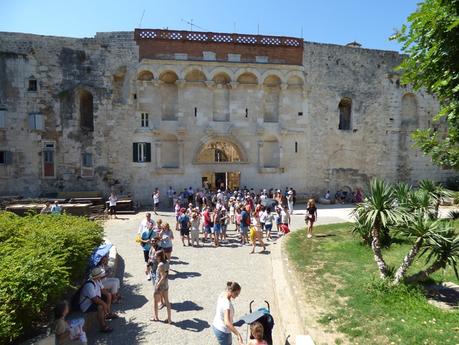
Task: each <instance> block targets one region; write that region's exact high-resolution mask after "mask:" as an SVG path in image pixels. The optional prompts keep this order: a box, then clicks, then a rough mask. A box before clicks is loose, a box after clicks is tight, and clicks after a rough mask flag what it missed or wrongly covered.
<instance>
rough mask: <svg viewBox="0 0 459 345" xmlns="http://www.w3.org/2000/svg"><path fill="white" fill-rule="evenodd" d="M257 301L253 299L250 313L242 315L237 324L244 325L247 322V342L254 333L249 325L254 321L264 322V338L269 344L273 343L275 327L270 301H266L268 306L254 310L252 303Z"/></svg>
mask: <svg viewBox="0 0 459 345" xmlns="http://www.w3.org/2000/svg"><path fill="white" fill-rule="evenodd" d="M253 302H255V301H251V302H250V304H249V311H250V313H249V314H246V315H244V316H243V317H241V319H240V320H239V321H238V322H237V324H239V325H242V324H244V323H245V324H247V339H246V342H248V338H249V335H250V339H253V337H252V335H251V334H250V330H249V326H250V324H252V323H254V322H259V323H261V324H262V326H263V329H264V333H263V339H264V340H265V341H266V342H267V343H268V345H272V344H273V336H272V333H273V328H274V319H273V317H272V315H271V308H270V306H269V303H268V301H265V303H266V305H267V307H268V308H267V309H266V308H258V310H256V311H254V312H252V304H253Z"/></svg>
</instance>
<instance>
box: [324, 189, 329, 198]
mask: <svg viewBox="0 0 459 345" xmlns="http://www.w3.org/2000/svg"><path fill="white" fill-rule="evenodd" d="M324 199H326V200H330V191H329V190H327V193H325V195H324Z"/></svg>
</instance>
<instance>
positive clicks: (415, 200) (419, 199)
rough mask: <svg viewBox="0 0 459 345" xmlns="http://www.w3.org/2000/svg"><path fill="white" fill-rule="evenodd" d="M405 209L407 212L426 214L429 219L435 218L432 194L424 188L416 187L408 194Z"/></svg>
mask: <svg viewBox="0 0 459 345" xmlns="http://www.w3.org/2000/svg"><path fill="white" fill-rule="evenodd" d="M408 199H409V200H408V203H407V205H406V206H407V209H408V211H409V212H415V211H416V212H420V213H423V214H425V215H428V216H429V217H430V218H431V219H437V217H436V216H435V205H434V199H432V195H431V194H430V193H429V192H428V191H426V190H424V189H418V190H415V191H412V192H411V193H410V194H409V195H408Z"/></svg>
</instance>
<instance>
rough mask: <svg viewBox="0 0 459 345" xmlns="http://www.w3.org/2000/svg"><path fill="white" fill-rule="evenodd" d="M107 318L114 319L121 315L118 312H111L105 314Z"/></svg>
mask: <svg viewBox="0 0 459 345" xmlns="http://www.w3.org/2000/svg"><path fill="white" fill-rule="evenodd" d="M105 318H106V319H107V320H113V319H118V318H119V316H118V315H117V314H115V313H110V314H107V315H105Z"/></svg>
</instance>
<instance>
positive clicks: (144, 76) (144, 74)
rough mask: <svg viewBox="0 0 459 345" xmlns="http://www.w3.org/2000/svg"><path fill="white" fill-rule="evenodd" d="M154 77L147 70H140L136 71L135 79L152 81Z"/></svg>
mask: <svg viewBox="0 0 459 345" xmlns="http://www.w3.org/2000/svg"><path fill="white" fill-rule="evenodd" d="M153 79H154V76H153V73H152V72H151V71H148V70H142V71H140V72H139V73H137V80H141V81H152V80H153Z"/></svg>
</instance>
